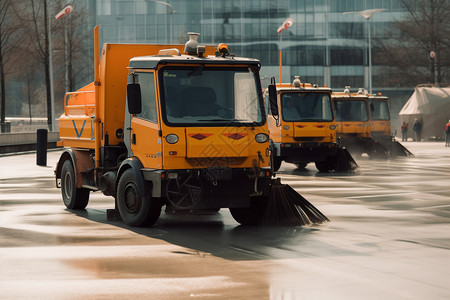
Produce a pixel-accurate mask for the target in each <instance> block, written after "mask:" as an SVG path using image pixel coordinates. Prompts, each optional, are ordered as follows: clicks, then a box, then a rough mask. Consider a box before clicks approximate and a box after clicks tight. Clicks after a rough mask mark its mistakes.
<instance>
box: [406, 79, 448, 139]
mask: <svg viewBox="0 0 450 300" xmlns="http://www.w3.org/2000/svg"><path fill="white" fill-rule="evenodd" d="M416 118H417V119H418V120H419V121H421V122H422V139H427V138H430V137H433V138H441V139H442V138H444V136H445V134H444V128H445V124H447V122H448V120H450V88H437V87H420V86H419V87H416V88H415V90H414V93H413V94H412V95H411V97H410V98H409V100H408V101H407V102H406V103H405V105H404V106H403V108H402V109H401V110H400V112H399V114H398V120H399V122H400V125H401V124H403V122H406V123H408V125H409V126H408V137H414V131H413V128H412V127H413V124H414V120H415V119H416Z"/></svg>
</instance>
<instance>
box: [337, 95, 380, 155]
mask: <svg viewBox="0 0 450 300" xmlns="http://www.w3.org/2000/svg"><path fill="white" fill-rule="evenodd" d="M332 99H333V104H334V111H335V115H336V121H337V123H338V129H337V136H338V139H340V141H341V143H342V144H343V145H344V146H345V147H346V148H347V149H349V151H350V152H351V153H353V154H356V155H361V154H363V153H366V154H367V155H369V156H372V157H379V158H381V157H387V149H386V148H385V147H384V146H383V145H381V144H380V143H377V142H376V141H374V140H373V138H372V122H371V120H370V110H371V106H370V105H369V96H368V94H367V93H366V91H364V90H363V89H359V90H358V92H357V93H350V87H349V86H347V87H345V90H344V92H333V94H332Z"/></svg>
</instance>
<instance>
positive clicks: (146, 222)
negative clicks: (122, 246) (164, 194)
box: [117, 169, 161, 227]
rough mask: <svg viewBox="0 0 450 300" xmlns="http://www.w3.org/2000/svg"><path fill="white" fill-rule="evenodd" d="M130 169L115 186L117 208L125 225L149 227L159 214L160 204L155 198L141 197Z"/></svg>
mask: <svg viewBox="0 0 450 300" xmlns="http://www.w3.org/2000/svg"><path fill="white" fill-rule="evenodd" d="M136 182H137V181H136V178H135V176H134V172H133V170H132V169H128V170H126V171H125V172H124V173H123V174H122V176H121V177H120V179H119V184H118V186H117V206H118V207H119V213H120V216H121V217H122V220H123V221H124V222H125V224H127V225H130V226H138V227H141V226H151V225H153V224H155V223H156V221H157V220H158V218H159V216H160V214H161V202H160V201H159V199H157V198H152V197H150V196H145V197H144V196H143V195H141V192H140V191H139V189H138V186H137V183H136Z"/></svg>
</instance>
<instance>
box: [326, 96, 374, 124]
mask: <svg viewBox="0 0 450 300" xmlns="http://www.w3.org/2000/svg"><path fill="white" fill-rule="evenodd" d="M334 104H335V114H336V121H359V122H366V121H368V120H369V118H368V114H367V105H366V101H364V100H335V101H334Z"/></svg>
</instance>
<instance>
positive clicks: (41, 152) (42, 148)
mask: <svg viewBox="0 0 450 300" xmlns="http://www.w3.org/2000/svg"><path fill="white" fill-rule="evenodd" d="M36 164H37V165H38V166H47V129H38V130H37V132H36Z"/></svg>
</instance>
